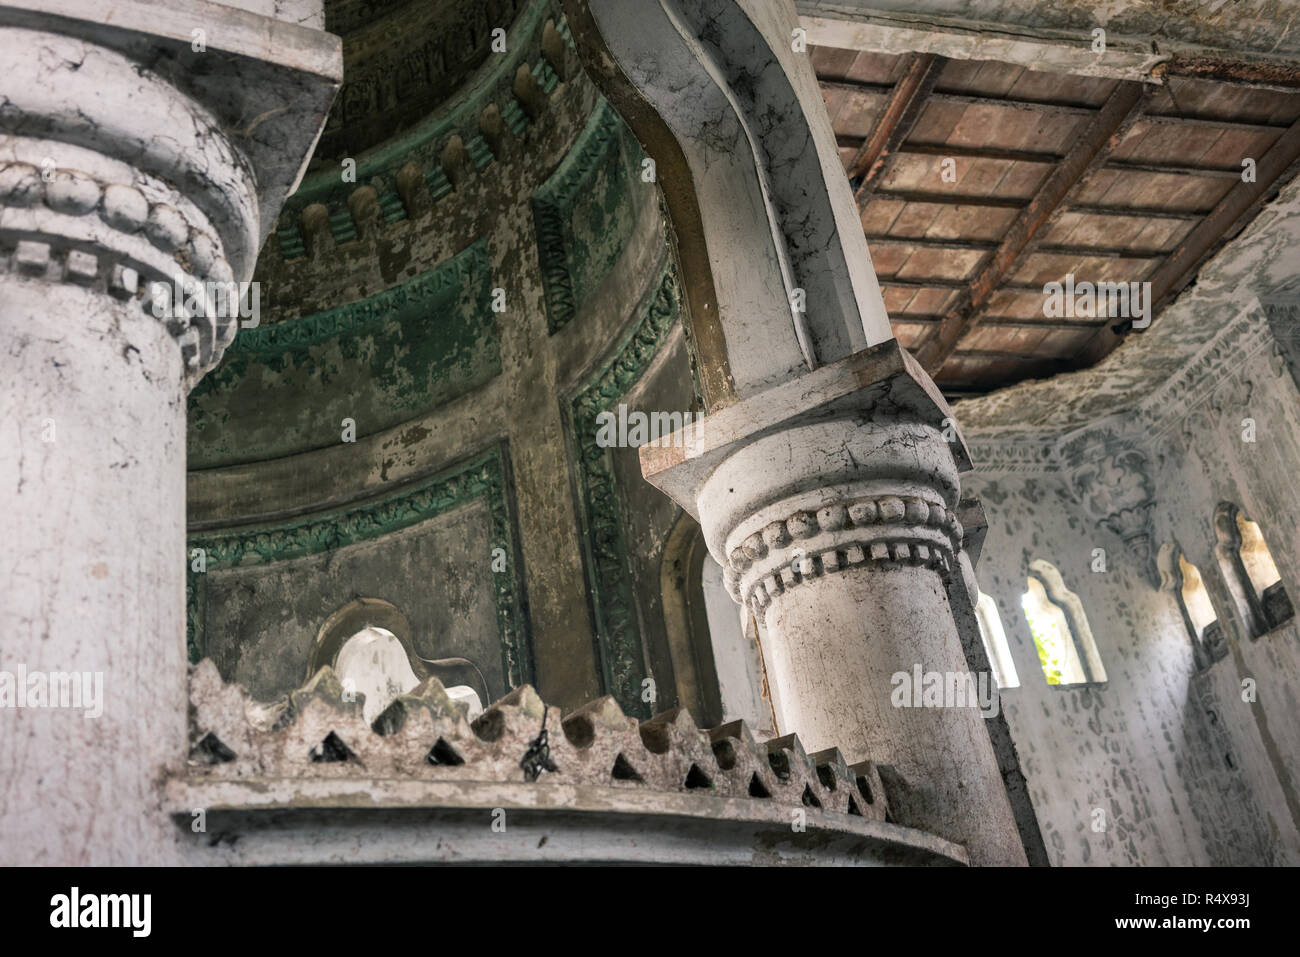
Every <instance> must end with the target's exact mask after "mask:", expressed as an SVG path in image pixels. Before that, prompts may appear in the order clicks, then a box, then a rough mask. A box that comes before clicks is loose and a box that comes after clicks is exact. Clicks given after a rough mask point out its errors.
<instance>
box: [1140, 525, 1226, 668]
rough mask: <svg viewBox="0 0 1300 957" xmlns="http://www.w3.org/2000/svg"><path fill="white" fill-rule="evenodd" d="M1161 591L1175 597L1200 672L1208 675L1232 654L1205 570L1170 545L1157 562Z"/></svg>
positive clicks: (1177, 548)
mask: <svg viewBox="0 0 1300 957" xmlns="http://www.w3.org/2000/svg"><path fill="white" fill-rule="evenodd" d="M1157 565H1158V566H1159V568H1160V578H1161V588H1163V589H1164V590H1165V591H1168V592H1170V593H1172V594H1173V596H1174V598H1175V599H1176V600H1177V602H1178V610H1179V611H1180V612H1181V613H1182V616H1183V625H1184V626H1185V627H1186V629H1187V634H1188V637H1189V638H1190V639H1191V643H1192V658H1193V661H1194V663H1195V665H1196V670H1197V671H1204V670H1205V669H1206V668H1209V667H1210V666H1211V665H1212V664H1214V663H1215V662H1216V661H1219V660H1220V659H1222V658H1223V657H1224V656H1226V655H1227V653H1228V646H1227V644H1226V643H1225V641H1224V635H1223V626H1222V625H1220V624H1219V616H1218V614H1217V612H1215V610H1214V603H1213V602H1212V601H1211V599H1210V592H1209V590H1208V589H1207V588H1206V587H1205V579H1204V578H1202V576H1201V570H1200V569H1199V568H1197V567H1196V566H1195V565H1193V564H1192V563H1191V562H1189V561H1188V560H1187V556H1186V555H1184V554H1183V551H1182V549H1181V548H1179V547H1178V546H1177V545H1173V544H1169V545H1165V546H1163V547H1162V548H1161V549H1160V555H1159V558H1158V560H1157Z"/></svg>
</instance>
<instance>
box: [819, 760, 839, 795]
mask: <svg viewBox="0 0 1300 957" xmlns="http://www.w3.org/2000/svg"><path fill="white" fill-rule="evenodd" d="M817 777H818V778H819V779H820V780H821V782H822V787H824V788H825V789H826V790H828V791H834V790H835V772H834V771H832V770H831V767H830V765H829V764H823V765H821V766H819V767H818V768H817Z"/></svg>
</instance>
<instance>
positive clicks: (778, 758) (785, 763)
mask: <svg viewBox="0 0 1300 957" xmlns="http://www.w3.org/2000/svg"><path fill="white" fill-rule="evenodd" d="M767 763H768V764H770V765H771V766H772V773H773V774H775V775H776V776H777V777H778V778H780V779H781V780H782V781H788V780H790V759H789V758H788V757H786V755H785V752H784V751H773V752H772V753H770V754H769V755H768V756H767Z"/></svg>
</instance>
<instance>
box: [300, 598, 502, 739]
mask: <svg viewBox="0 0 1300 957" xmlns="http://www.w3.org/2000/svg"><path fill="white" fill-rule="evenodd" d="M326 665H329V666H330V667H332V668H333V669H334V673H335V674H336V675H337V676H338V679H339V681H340V682H341V683H342V684H343V687H344V689H345V691H348V692H351V693H355V694H362V695H365V700H364V701H363V702H362V708H361V713H362V716H363V717H364V718H365V719H366V721H369V722H373V721H374V720H375V719H376V718H378V717H379V715H380V714H381V713H383V710H384V709H385V708H387V707H388V706H389V705H390V704H392V703H393V701H394V700H395V699H396V698H397V697H398V696H399V695H403V694H406V693H407V692H408V691H411V690H412V689H413V688H415V687H416V686H417V685H419V684H420V682H422V681H424V680H425V679H426V678H429V677H431V676H432V677H436V678H438V679H439V680H440V681H442V682H443V683H444V687H445V689H446V692H447V695H448V697H450V698H451V699H452V700H453V701H458V702H460V703H462V704H464V705H465V706H466V708H467V709H468V716H469V717H470V718H474V717H475V716H477V715H478V714H479V713H480V712H481V711H482V710H483V707H484V704H485V698H484V697H483V696H481V695H480V694H479V693H478V691H477V690H476V689H475V688H473V687H472V686H470V685H466V684H447V682H448V681H455V680H456V678H461V676H462V675H471V677H470V678H469V680H475V679H477V680H478V681H479V683H480V684H481V685H482V687H483V692H484V695H486V694H487V693H488V689H487V681H486V679H485V678H483V676H482V672H481V671H480V670H479V668H478V666H477V665H475V664H474V663H473V662H472V661H469V660H468V659H465V658H446V659H436V660H434V659H426V658H421V657H420V656H419V655H418V654H416V652H415V649H414V647H413V644H412V632H411V623H410V621H409V620H408V619H407V617H406V615H405V614H403V613H402V612H401V611H400V610H399V609H398V608H397V607H396V606H395V605H393V604H392V603H391V602H387V601H384V600H383V599H382V598H357V599H354V600H353V601H350V602H348V603H347V604H346V605H344V606H343V607H342V608H340V609H338V610H337V611H336V612H334V613H333V614H332V615H330V616H329V618H328V619H326V621H325V623H324V624H323V625H321V628H320V631H319V632H318V633H317V635H316V641H315V642H314V644H313V646H312V652H311V655H310V657H309V659H308V663H307V675H308V677H310V676H311V675H314V674H315V673H316V672H317V671H319V670H320V669H321V668H323V667H325V666H326ZM461 680H465V679H464V678H461Z"/></svg>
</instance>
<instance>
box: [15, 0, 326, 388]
mask: <svg viewBox="0 0 1300 957" xmlns="http://www.w3.org/2000/svg"><path fill="white" fill-rule="evenodd" d="M102 19H103V10H102V9H101V8H100V7H99V5H97V4H92V3H89V2H86V0H66V2H65V0H59V2H58V3H57V4H55V3H50V2H46V0H41V2H37V0H24V2H5V3H2V4H0V53H2V58H3V61H4V63H5V77H4V79H3V83H4V89H5V106H4V109H3V110H0V275H3V276H4V278H5V279H6V281H19V282H32V283H41V282H47V283H49V282H58V283H72V284H75V285H78V286H81V287H85V288H89V289H92V290H98V291H100V292H103V293H105V294H106V295H108V296H111V297H113V298H115V299H117V300H120V301H122V302H124V303H131V302H134V303H135V304H137V305H138V306H139V308H140V309H142V310H143V311H144V312H145V313H146V314H147V315H151V316H154V317H157V318H159V319H160V321H163V322H165V324H166V326H167V328H168V331H169V332H170V333H171V334H172V335H173V336H174V337H175V338H176V340H177V341H178V342H179V344H180V348H181V354H182V357H183V362H184V366H183V368H184V376H185V380H186V381H187V382H188V383H189V384H192V383H193V382H194V381H197V379H198V378H199V377H200V376H201V375H202V374H203V373H204V372H206V371H207V370H208V369H209V368H211V367H212V366H213V365H215V364H216V362H217V361H219V359H220V358H221V354H222V352H223V351H224V349H225V347H226V346H227V345H228V344H229V343H230V341H231V340H232V339H233V338H234V335H235V332H236V331H237V328H238V324H239V323H238V319H239V316H238V310H237V309H235V310H234V311H235V313H236V314H235V315H234V316H233V317H231V316H230V315H229V313H230V312H231V310H230V309H229V308H223V307H222V306H220V305H218V304H214V303H213V302H212V301H211V292H210V291H211V290H213V289H215V288H220V289H221V290H222V292H223V293H224V292H225V290H226V289H228V288H229V287H228V286H226V284H228V283H231V282H245V281H247V280H248V279H250V278H251V276H252V272H253V266H254V264H255V261H256V258H257V253H258V250H259V248H260V246H261V243H262V241H263V239H264V238H265V236H266V234H267V233H268V231H269V229H270V227H271V224H272V222H273V221H274V217H275V214H276V213H277V212H278V210H279V207H280V204H281V203H282V202H283V199H284V197H285V196H287V195H288V193H289V192H291V191H292V189H293V188H294V187H295V186H296V183H297V180H298V178H299V177H300V175H301V172H302V170H303V168H304V167H305V164H306V161H307V158H308V156H309V155H310V152H311V148H312V145H313V144H314V142H315V136H316V134H317V132H318V131H319V129H320V124H321V121H322V119H323V117H324V115H325V112H326V111H327V110H328V107H329V103H330V101H331V100H332V98H333V96H334V93H335V92H336V91H337V88H338V85H339V60H340V55H339V49H338V40H337V38H335V37H331V36H329V35H328V34H325V33H323V32H321V31H319V30H308V29H305V28H302V27H298V26H296V25H293V24H287V23H281V22H279V21H276V20H272V19H270V18H268V17H262V16H257V15H255V14H251V13H248V12H246V11H242V10H236V9H232V8H229V7H226V6H222V5H219V4H214V3H207V2H194V0H186V2H182V3H179V4H176V5H174V6H173V8H172V9H169V10H160V9H159V8H158V7H157V6H156V5H154V4H148V3H142V2H130V0H128V2H125V3H121V4H118V5H116V6H115V8H114V11H113V17H112V22H111V24H106V23H103V22H101V21H102ZM268 39H271V40H278V41H279V43H278V44H273V43H268V42H267V40H268ZM277 102H279V103H290V104H292V106H290V107H289V108H287V109H285V108H280V109H276V108H273V106H272V104H275V103H277ZM126 104H129V106H125V105H126ZM177 283H180V284H181V285H182V287H183V288H185V287H188V288H189V289H191V290H192V289H194V288H196V286H197V284H203V288H204V289H205V290H207V291H209V293H208V296H207V297H206V298H203V299H193V300H191V307H190V308H188V309H186V308H184V305H185V304H184V303H183V302H182V303H177V304H171V303H169V306H172V307H171V308H167V309H165V310H164V309H163V308H161V306H162V304H161V302H159V303H158V304H157V305H158V307H157V308H155V302H154V299H153V297H152V296H151V292H152V290H153V288H154V284H164V285H165V286H167V287H168V288H171V289H174V288H175V287H176V284H177ZM212 284H220V286H219V287H218V286H214V285H212ZM204 303H206V305H204ZM195 306H197V308H196V307H195Z"/></svg>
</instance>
